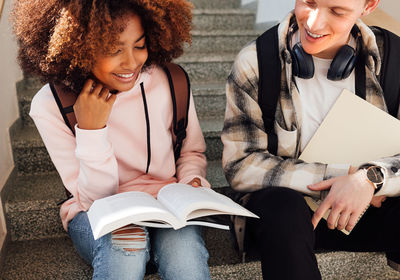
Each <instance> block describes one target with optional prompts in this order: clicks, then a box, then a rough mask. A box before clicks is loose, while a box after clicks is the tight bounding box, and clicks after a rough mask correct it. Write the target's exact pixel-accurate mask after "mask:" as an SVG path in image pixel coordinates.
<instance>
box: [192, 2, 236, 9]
mask: <svg viewBox="0 0 400 280" xmlns="http://www.w3.org/2000/svg"><path fill="white" fill-rule="evenodd" d="M190 2H192V3H193V5H194V7H195V9H236V8H239V7H240V3H241V1H240V0H218V1H210V0H190Z"/></svg>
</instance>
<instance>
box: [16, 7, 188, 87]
mask: <svg viewBox="0 0 400 280" xmlns="http://www.w3.org/2000/svg"><path fill="white" fill-rule="evenodd" d="M191 10H192V5H191V4H190V2H188V1H187V0H118V1H117V0H17V1H16V2H15V4H14V9H13V11H12V14H11V21H12V23H13V27H14V33H15V35H16V38H17V40H18V43H19V47H20V48H19V54H18V60H19V63H20V65H21V68H22V70H23V71H24V72H25V73H29V74H33V75H35V76H38V77H39V78H40V79H41V80H42V81H43V82H49V81H52V82H56V83H60V84H62V85H64V86H66V87H68V88H69V89H71V90H73V91H78V92H79V91H80V89H81V87H82V86H83V84H84V82H85V80H86V79H87V78H89V77H90V75H91V70H92V69H93V65H94V63H95V62H96V54H97V55H98V54H99V52H100V53H104V54H106V53H108V52H109V51H110V50H111V49H112V48H113V47H114V45H115V44H116V43H117V41H118V37H119V34H120V33H121V32H122V31H123V30H124V28H125V26H124V25H123V24H124V22H123V21H121V20H119V19H121V18H122V17H124V16H125V15H127V14H129V13H134V14H136V15H138V16H139V17H140V18H141V22H142V25H143V28H144V31H145V35H146V45H147V49H148V53H149V56H148V60H147V61H146V64H145V66H149V65H151V64H159V65H162V64H164V63H166V62H169V61H171V60H172V59H174V58H176V57H178V56H180V55H181V54H182V53H183V48H184V44H185V42H186V43H188V44H190V43H191V35H190V30H191V28H192V13H191Z"/></svg>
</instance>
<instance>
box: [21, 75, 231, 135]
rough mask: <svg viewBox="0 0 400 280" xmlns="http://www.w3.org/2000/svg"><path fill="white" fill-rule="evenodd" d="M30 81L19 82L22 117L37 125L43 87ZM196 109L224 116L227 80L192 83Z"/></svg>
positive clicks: (198, 113) (23, 122)
mask: <svg viewBox="0 0 400 280" xmlns="http://www.w3.org/2000/svg"><path fill="white" fill-rule="evenodd" d="M29 83H30V81H29V80H28V79H27V80H22V81H20V82H18V83H17V88H18V89H19V90H18V101H19V106H20V119H21V122H22V124H23V125H24V126H31V127H32V126H35V124H34V123H33V120H32V119H31V118H30V117H29V115H28V114H29V110H30V104H31V102H32V98H33V96H34V95H35V94H36V93H37V92H38V91H39V89H40V88H41V87H42V84H41V83H35V84H34V85H29ZM191 87H192V92H193V97H194V102H195V104H196V111H197V115H198V116H199V118H202V117H203V116H207V117H210V116H211V117H222V116H223V115H224V112H225V100H226V98H225V81H222V82H218V83H217V82H203V83H197V84H196V83H191Z"/></svg>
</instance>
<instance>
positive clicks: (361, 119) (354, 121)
mask: <svg viewBox="0 0 400 280" xmlns="http://www.w3.org/2000/svg"><path fill="white" fill-rule="evenodd" d="M398 139H400V121H399V120H398V119H396V118H394V117H392V116H391V115H389V114H388V113H386V112H384V111H382V110H381V109H379V108H377V107H375V106H374V105H372V104H370V103H368V102H367V101H365V100H363V99H362V98H360V97H358V96H357V95H355V94H354V93H352V92H350V91H348V90H343V92H342V94H341V95H340V96H339V98H338V99H337V101H336V102H335V104H334V105H333V107H332V109H331V110H330V111H329V113H328V114H327V116H326V118H325V119H324V120H323V122H322V123H321V125H320V127H319V128H318V130H317V131H316V133H315V134H314V136H313V137H312V138H311V140H310V142H309V143H308V144H307V146H306V148H305V149H304V151H303V152H302V154H301V155H300V159H301V160H304V161H306V162H322V163H335V164H351V165H354V166H358V165H360V164H363V163H366V162H369V161H371V160H375V159H380V158H383V157H388V156H393V155H395V154H398V153H400V141H399V140H398Z"/></svg>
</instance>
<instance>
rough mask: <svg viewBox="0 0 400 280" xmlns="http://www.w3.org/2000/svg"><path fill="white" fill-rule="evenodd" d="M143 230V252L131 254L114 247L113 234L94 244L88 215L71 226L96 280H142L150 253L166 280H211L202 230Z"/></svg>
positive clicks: (186, 228) (79, 250)
mask: <svg viewBox="0 0 400 280" xmlns="http://www.w3.org/2000/svg"><path fill="white" fill-rule="evenodd" d="M144 230H145V232H146V244H145V245H144V249H142V250H137V251H133V252H128V251H125V250H123V249H122V248H119V247H118V246H116V245H113V244H112V238H111V234H107V235H105V236H103V237H101V238H99V239H97V240H94V238H93V234H92V230H91V228H90V223H89V220H88V217H87V213H86V212H80V213H79V214H78V215H76V216H75V218H74V219H73V220H72V221H71V222H70V223H69V225H68V233H69V235H70V237H71V239H72V242H73V243H74V246H75V248H76V250H77V251H78V253H79V255H80V256H81V257H82V258H83V259H84V260H85V261H86V262H88V263H89V264H91V265H92V267H93V279H107V280H110V279H118V280H124V279H143V277H144V275H145V272H146V264H147V262H148V261H149V260H150V250H152V251H153V253H154V261H155V263H156V264H157V267H158V271H159V274H160V276H161V277H162V279H164V280H176V279H182V280H192V279H193V280H195V279H196V280H202V279H211V277H210V272H209V268H208V264H207V261H208V252H207V249H206V248H205V244H204V241H203V239H202V237H201V227H198V226H187V227H184V228H182V229H179V230H174V229H159V228H144ZM150 240H151V243H152V246H151V245H150Z"/></svg>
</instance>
